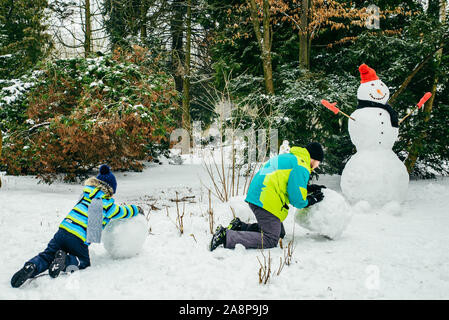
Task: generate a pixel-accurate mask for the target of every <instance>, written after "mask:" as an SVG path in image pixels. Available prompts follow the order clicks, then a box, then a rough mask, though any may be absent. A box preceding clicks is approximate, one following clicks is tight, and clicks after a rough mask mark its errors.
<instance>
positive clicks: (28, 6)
mask: <svg viewBox="0 0 449 320" xmlns="http://www.w3.org/2000/svg"><path fill="white" fill-rule="evenodd" d="M47 6H48V2H47V0H36V1H26V0H14V1H11V0H0V79H12V78H17V77H19V76H21V75H22V74H24V73H25V72H26V71H28V70H29V69H30V68H32V67H34V66H35V65H36V63H37V62H39V61H41V60H42V59H43V58H45V57H46V56H47V55H48V53H49V50H50V49H51V47H52V44H51V38H50V35H49V34H47V32H46V31H47V25H46V24H45V22H44V20H45V18H47V16H46V12H45V9H46V8H47Z"/></svg>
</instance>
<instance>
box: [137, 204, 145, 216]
mask: <svg viewBox="0 0 449 320" xmlns="http://www.w3.org/2000/svg"><path fill="white" fill-rule="evenodd" d="M137 210H138V211H139V214H141V215H145V212H143V209H142V208H141V207H140V206H137Z"/></svg>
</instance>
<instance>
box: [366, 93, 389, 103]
mask: <svg viewBox="0 0 449 320" xmlns="http://www.w3.org/2000/svg"><path fill="white" fill-rule="evenodd" d="M386 95H387V94H386V93H385V94H384V95H383V96H382V97H380V98H376V97H374V96H373V95H372V94H371V93H370V94H369V96H370V97H371V98H373V99H374V100H379V101H380V100H382V99H383V98H385V96H386Z"/></svg>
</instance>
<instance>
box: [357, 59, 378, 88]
mask: <svg viewBox="0 0 449 320" xmlns="http://www.w3.org/2000/svg"><path fill="white" fill-rule="evenodd" d="M359 72H360V79H361V80H360V83H365V82H369V81H373V80H379V77H378V76H377V74H376V71H374V69H373V68H370V67H368V66H367V65H366V64H362V65H361V66H360V67H359Z"/></svg>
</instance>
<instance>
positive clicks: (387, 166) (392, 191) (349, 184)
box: [340, 149, 409, 207]
mask: <svg viewBox="0 0 449 320" xmlns="http://www.w3.org/2000/svg"><path fill="white" fill-rule="evenodd" d="M408 182H409V176H408V173H407V169H406V168H405V166H404V164H403V163H402V162H401V160H399V158H398V157H397V156H396V154H395V153H394V152H393V151H391V150H385V149H375V150H366V151H360V152H357V153H356V154H354V155H353V156H352V157H351V159H349V161H348V163H347V164H346V166H345V168H344V170H343V172H342V175H341V181H340V186H341V190H342V192H343V195H344V196H345V197H346V199H347V200H348V201H349V202H351V203H356V202H358V201H361V200H365V201H368V202H369V203H370V205H371V206H373V207H381V206H383V205H385V204H386V203H387V202H390V201H397V202H399V203H401V202H403V201H404V200H405V198H406V196H407V189H408Z"/></svg>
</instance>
